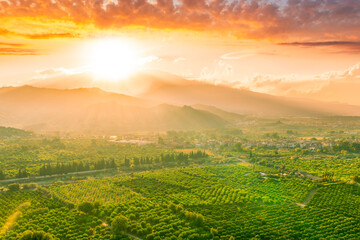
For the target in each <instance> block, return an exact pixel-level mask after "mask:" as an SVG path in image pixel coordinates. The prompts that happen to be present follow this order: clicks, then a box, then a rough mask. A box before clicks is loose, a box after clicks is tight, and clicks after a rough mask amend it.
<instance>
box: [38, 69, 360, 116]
mask: <svg viewBox="0 0 360 240" xmlns="http://www.w3.org/2000/svg"><path fill="white" fill-rule="evenodd" d="M33 85H34V86H41V87H44V86H45V87H47V88H58V89H72V88H77V87H81V86H82V87H97V88H101V89H103V90H105V91H111V92H118V93H125V94H127V95H132V96H136V97H139V98H141V99H147V100H150V101H156V102H158V103H167V104H175V105H190V106H191V105H198V104H199V105H208V106H213V107H216V108H219V109H221V110H225V111H228V112H233V113H238V114H251V115H258V116H301V117H304V116H305V117H309V116H316V117H317V116H329V115H330V116H333V115H345V116H354V115H355V116H359V115H360V106H353V105H348V104H343V103H333V102H322V101H319V100H309V99H301V98H295V97H284V96H274V95H270V94H264V93H258V92H253V91H250V90H247V89H238V88H232V87H229V86H225V85H214V84H211V83H206V82H202V81H197V80H187V79H184V78H182V77H179V76H176V75H172V74H168V73H164V72H159V71H147V72H142V73H139V74H137V75H134V76H132V77H131V78H129V79H127V80H125V81H120V82H115V83H109V82H107V83H105V82H101V81H93V80H92V79H91V77H90V76H87V75H85V74H78V75H71V76H63V77H56V78H54V79H47V80H42V81H37V82H34V83H33ZM294 96H296V97H300V96H299V95H294ZM324 100H326V99H324Z"/></svg>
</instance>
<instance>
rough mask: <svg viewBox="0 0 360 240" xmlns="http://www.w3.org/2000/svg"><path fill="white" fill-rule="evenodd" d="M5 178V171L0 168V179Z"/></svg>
mask: <svg viewBox="0 0 360 240" xmlns="http://www.w3.org/2000/svg"><path fill="white" fill-rule="evenodd" d="M5 178H6V175H5V173H4V172H3V171H2V170H0V180H4V179H5Z"/></svg>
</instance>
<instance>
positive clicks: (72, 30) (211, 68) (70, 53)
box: [0, 0, 360, 105]
mask: <svg viewBox="0 0 360 240" xmlns="http://www.w3.org/2000/svg"><path fill="white" fill-rule="evenodd" d="M359 63H360V1H358V0H281V1H275V0H273V1H264V0H197V1H194V0H87V1H83V0H0V86H19V85H24V84H30V83H32V82H34V81H35V82H36V81H37V80H46V79H47V78H53V77H54V76H56V77H58V76H61V75H64V76H68V75H71V74H78V73H82V72H88V73H90V75H92V76H93V77H94V79H96V80H99V81H122V79H125V78H126V77H128V76H130V75H131V74H136V73H137V72H140V71H146V70H159V71H164V72H168V73H171V74H175V75H179V76H182V77H184V78H187V79H192V80H200V81H205V82H210V83H214V84H223V85H228V86H231V87H237V88H246V89H250V90H253V91H258V92H264V93H269V94H274V95H282V96H293V97H300V98H302V97H310V98H315V99H320V100H326V101H338V102H345V103H349V104H358V105H360V99H359V100H357V97H356V96H350V97H349V96H347V95H346V94H344V91H346V89H347V87H350V88H352V89H354V88H358V87H359V86H360V65H359ZM345 85H346V86H347V87H346V86H345ZM339 86H341V87H339ZM334 89H343V93H339V94H336V93H334V94H330V92H331V91H333V90H334ZM358 90H360V89H358ZM324 91H325V92H324Z"/></svg>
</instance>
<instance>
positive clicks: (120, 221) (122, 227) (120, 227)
mask: <svg viewBox="0 0 360 240" xmlns="http://www.w3.org/2000/svg"><path fill="white" fill-rule="evenodd" d="M127 225H128V219H127V218H126V217H124V216H117V217H115V218H114V220H113V221H112V222H111V228H112V231H113V234H114V235H119V234H121V233H123V232H124V231H126V229H127Z"/></svg>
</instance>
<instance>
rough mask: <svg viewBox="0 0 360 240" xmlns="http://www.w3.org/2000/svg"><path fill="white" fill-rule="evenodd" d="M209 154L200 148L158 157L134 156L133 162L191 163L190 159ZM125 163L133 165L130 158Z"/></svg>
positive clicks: (137, 164) (141, 163)
mask: <svg viewBox="0 0 360 240" xmlns="http://www.w3.org/2000/svg"><path fill="white" fill-rule="evenodd" d="M208 156H209V155H208V154H207V153H206V152H205V151H201V150H198V151H195V152H194V151H191V152H190V153H184V152H179V153H167V154H161V155H160V156H157V157H149V156H146V157H134V158H133V161H132V162H133V164H134V166H139V165H144V164H154V163H157V164H159V163H161V164H167V163H173V162H177V163H180V164H185V165H187V164H189V160H194V159H201V158H206V157H208ZM124 165H125V166H126V167H130V165H131V162H130V159H128V158H125V161H124Z"/></svg>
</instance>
